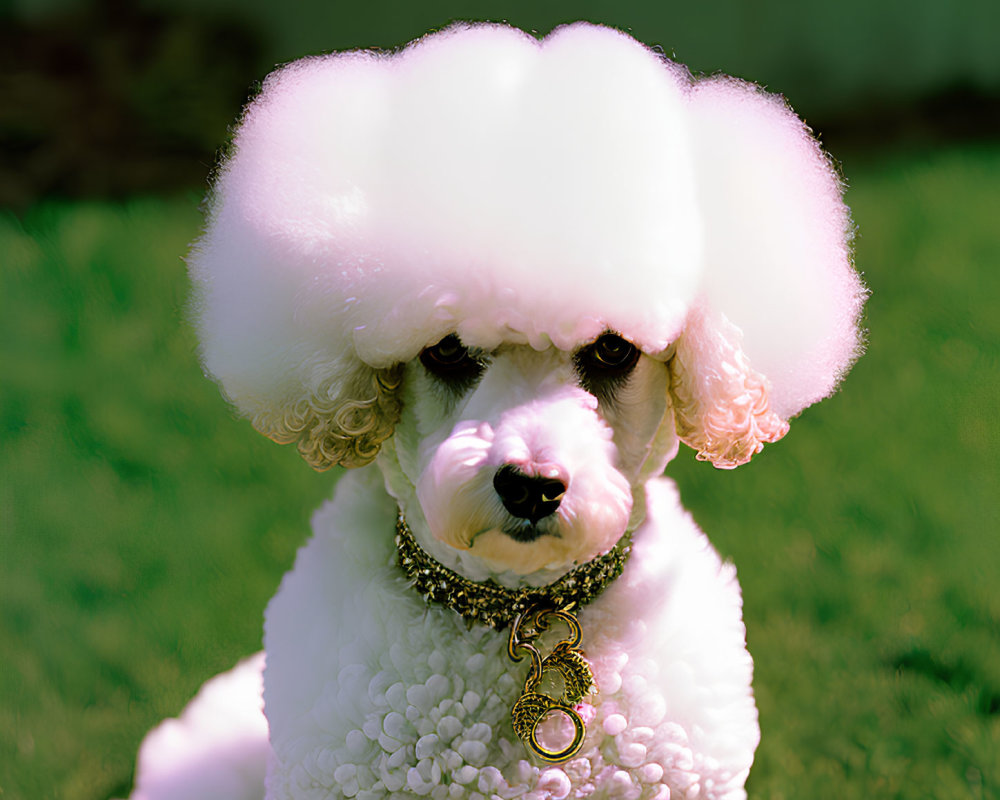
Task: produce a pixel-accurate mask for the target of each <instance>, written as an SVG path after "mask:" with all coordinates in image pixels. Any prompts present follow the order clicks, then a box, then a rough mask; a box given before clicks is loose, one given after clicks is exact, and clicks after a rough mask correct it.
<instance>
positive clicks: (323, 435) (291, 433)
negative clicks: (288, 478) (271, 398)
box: [251, 364, 403, 471]
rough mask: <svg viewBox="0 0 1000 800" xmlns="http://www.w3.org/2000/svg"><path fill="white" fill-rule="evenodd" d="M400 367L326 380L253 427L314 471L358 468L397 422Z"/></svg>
mask: <svg viewBox="0 0 1000 800" xmlns="http://www.w3.org/2000/svg"><path fill="white" fill-rule="evenodd" d="M402 377H403V367H402V365H401V364H398V365H396V366H394V367H390V368H388V369H373V368H371V367H368V366H366V365H363V366H360V367H359V368H358V369H357V370H356V371H355V374H354V375H353V376H352V378H351V379H349V380H342V379H331V380H329V381H327V382H326V383H325V384H324V385H322V386H321V387H320V388H319V389H318V390H317V391H316V392H313V393H312V394H309V395H307V396H306V397H303V398H302V399H300V400H299V401H298V402H297V403H295V404H293V405H292V406H291V407H289V408H285V409H282V411H281V413H280V414H279V415H271V414H266V413H260V414H257V415H256V416H254V418H253V419H252V420H251V421H252V423H253V426H254V428H256V429H257V430H258V431H260V432H261V433H263V434H264V435H265V436H267V437H268V438H270V439H273V440H274V441H276V442H278V443H279V444H291V443H293V442H294V443H295V444H296V445H297V446H298V450H299V453H300V454H301V455H302V457H303V458H304V459H305V460H306V461H307V462H308V463H309V465H310V466H311V467H312V468H313V469H315V470H318V471H322V470H326V469H329V468H330V467H332V466H335V465H337V464H339V465H341V466H344V467H363V466H364V465H365V464H368V463H370V462H371V461H373V460H374V459H375V456H376V455H378V451H379V448H380V447H381V446H382V442H384V441H385V440H386V439H388V438H389V437H390V436H392V432H393V429H394V428H395V425H396V422H397V421H398V419H399V408H400V402H399V394H398V392H397V389H398V388H399V386H400V383H401V382H402Z"/></svg>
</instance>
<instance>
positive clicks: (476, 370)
mask: <svg viewBox="0 0 1000 800" xmlns="http://www.w3.org/2000/svg"><path fill="white" fill-rule="evenodd" d="M840 188H841V187H840V184H839V181H838V179H837V176H836V174H835V172H834V171H833V170H832V169H831V167H830V164H829V163H828V161H827V159H826V158H825V157H824V155H823V154H822V153H821V151H820V149H819V147H818V145H817V144H816V142H815V141H814V140H813V138H812V136H811V135H810V132H809V130H808V129H807V128H806V127H805V126H804V125H803V124H802V122H801V121H800V120H799V119H798V118H797V117H796V116H795V115H794V114H793V113H792V112H791V111H790V110H789V109H788V107H787V106H786V105H785V104H784V103H783V102H782V100H781V99H780V98H775V97H772V96H768V95H766V94H764V93H763V92H761V91H760V90H759V89H757V88H756V87H754V86H752V85H748V84H745V83H742V82H739V81H736V80H732V79H729V78H712V79H705V80H693V79H692V78H691V77H690V76H689V75H688V73H687V72H686V71H684V69H683V68H681V67H679V66H677V65H675V64H672V63H670V62H669V61H666V60H665V59H663V58H662V57H660V56H658V55H657V54H655V53H653V52H651V51H650V50H648V49H646V48H645V47H643V46H641V45H640V44H638V43H636V42H635V41H633V40H632V39H630V38H629V37H628V36H626V35H624V34H622V33H619V32H617V31H614V30H610V29H607V28H601V27H595V26H590V25H585V24H579V25H574V26H569V27H565V28H561V29H559V30H557V31H556V32H555V33H553V34H551V35H550V36H548V37H546V38H545V39H544V40H543V41H538V40H536V39H534V38H532V37H531V36H528V35H526V34H524V33H522V32H520V31H517V30H513V29H510V28H507V27H502V26H494V25H475V26H457V27H453V28H450V29H448V30H446V31H444V32H442V33H437V34H434V35H431V36H428V37H426V38H424V39H422V40H420V41H418V42H416V43H415V44H413V45H411V46H409V47H408V48H406V49H405V50H403V51H401V52H399V53H395V54H386V53H371V52H365V53H350V54H344V55H332V56H327V57H321V58H311V59H306V60H303V61H299V62H296V63H293V64H291V65H290V66H287V67H285V68H283V69H281V70H280V71H278V72H276V73H275V74H274V75H272V76H271V77H270V78H269V79H268V80H267V81H266V83H265V85H264V88H263V91H262V92H261V95H260V96H259V97H258V98H257V99H256V100H255V101H254V102H253V103H252V104H251V105H250V107H249V109H248V110H247V112H246V114H245V116H244V118H243V120H242V123H241V125H240V127H239V130H238V132H237V134H236V138H235V143H234V147H233V150H232V153H231V155H230V157H229V158H228V160H227V161H226V163H225V164H224V166H223V167H222V169H221V172H220V173H219V175H218V180H217V183H216V187H215V195H214V202H213V203H212V206H211V214H210V219H209V222H208V227H207V230H206V232H205V234H204V236H203V237H202V239H201V240H200V242H199V243H198V244H197V245H196V247H195V249H194V253H193V255H192V257H191V261H190V264H191V271H192V275H193V278H194V282H195V285H196V291H197V311H198V320H199V326H200V333H201V337H202V342H203V357H204V361H205V364H206V367H207V369H208V371H209V372H210V373H211V374H212V375H213V376H214V377H215V378H216V379H217V380H218V381H219V383H220V384H221V386H222V388H223V390H224V392H225V394H226V395H227V397H228V398H229V399H230V400H231V401H232V402H233V403H234V404H235V405H236V406H237V407H238V408H239V410H240V411H241V412H242V413H243V414H245V415H246V416H248V417H249V418H250V419H251V420H252V422H253V425H254V427H256V428H257V429H258V430H259V431H261V432H262V433H264V434H266V435H267V436H269V437H271V438H272V439H274V440H276V441H278V442H286V443H292V442H294V443H295V444H296V445H297V446H298V449H299V451H300V452H301V453H302V455H303V456H304V457H305V459H306V460H307V461H308V462H309V463H310V464H311V465H312V466H314V467H315V468H316V469H326V468H328V467H331V466H333V465H336V464H341V465H344V466H347V467H357V468H358V469H356V470H355V471H353V472H351V473H350V474H348V475H346V476H345V477H343V478H342V479H341V480H340V482H339V483H338V485H337V490H336V494H335V497H334V499H333V501H332V502H330V503H328V504H327V505H326V506H324V507H323V508H322V509H321V510H320V511H319V512H318V513H317V515H316V517H315V519H314V523H313V528H314V535H313V537H312V539H311V541H310V542H309V543H308V544H307V545H306V546H305V547H304V548H303V549H302V551H301V552H300V553H299V556H298V559H297V561H296V564H295V568H294V569H293V571H292V572H291V573H290V574H289V575H287V576H286V578H285V580H284V581H283V583H282V585H281V589H280V590H279V592H278V594H277V596H276V597H275V598H274V600H273V601H272V602H271V604H270V607H269V608H268V611H267V619H266V626H265V652H266V667H265V668H264V669H263V687H264V688H263V698H264V710H265V713H266V722H265V720H264V716H263V715H261V714H260V710H259V709H260V670H261V665H262V659H261V658H260V657H258V658H257V659H255V660H252V661H249V662H246V663H245V664H243V665H242V666H240V667H238V668H237V669H236V670H235V671H234V672H232V673H230V674H227V675H225V676H221V677H220V678H217V679H215V680H214V681H212V682H210V683H209V684H207V685H206V687H205V688H204V689H203V691H202V693H201V694H200V695H199V697H198V698H196V700H195V701H194V702H193V703H192V705H191V706H190V707H189V708H188V710H187V711H186V712H185V713H184V715H183V716H182V717H181V718H180V720H173V721H169V722H167V723H165V724H164V725H163V726H161V727H160V728H159V729H157V730H156V731H154V732H153V733H152V734H150V736H149V737H148V739H147V741H146V743H145V744H144V746H143V749H142V751H141V755H140V765H139V772H138V780H137V787H136V792H135V794H134V795H133V797H135V798H143V799H144V800H154V799H156V800H161V799H162V798H167V797H170V798H185V799H186V800H191V798H236V797H240V798H243V797H245V798H250V797H256V798H260V797H263V796H265V794H266V797H267V798H269V799H270V800H284V799H285V798H295V799H296V800H304V799H305V798H340V797H356V798H381V797H417V796H425V795H426V796H430V797H432V798H437V799H438V800H442V799H443V798H510V797H524V798H537V799H538V800H541V799H542V798H553V799H555V800H557V799H558V798H566V797H573V798H580V797H595V798H596V797H601V798H603V797H622V798H640V797H642V798H668V797H670V798H680V797H684V798H696V797H697V798H729V799H731V798H739V797H744V796H745V792H744V782H745V780H746V777H747V774H748V772H749V770H750V765H751V762H752V760H753V754H754V749H755V747H756V745H757V742H758V738H759V731H758V726H757V711H756V707H755V705H754V701H753V695H752V691H751V687H750V683H751V672H752V662H751V659H750V656H749V654H748V653H747V651H746V647H745V637H744V627H743V622H742V616H741V599H740V590H739V586H738V584H737V581H736V575H735V569H734V568H733V567H732V566H731V565H729V564H724V563H722V562H721V561H720V559H719V557H718V555H717V554H716V553H715V551H714V550H713V549H712V547H711V545H710V544H709V543H708V541H707V540H706V538H705V537H704V535H703V534H702V533H701V532H700V531H699V530H698V528H697V527H696V526H695V524H694V523H693V522H692V520H691V519H690V517H689V516H688V515H687V514H686V513H685V512H684V511H683V510H682V508H681V506H680V504H679V502H678V498H677V493H676V491H675V489H674V486H673V484H672V483H671V482H670V481H668V480H666V479H664V478H662V477H660V475H661V473H662V472H663V469H664V466H665V465H666V463H667V462H668V461H669V460H670V459H671V458H672V457H673V456H674V454H675V453H676V452H677V448H678V442H679V441H680V442H684V443H685V444H687V445H690V446H691V447H693V448H695V449H696V450H697V451H698V458H700V459H703V460H707V461H711V462H712V463H713V464H714V465H715V466H717V467H723V468H731V467H735V466H737V465H739V464H743V463H744V462H746V461H748V460H749V459H750V458H751V456H753V455H754V454H755V453H757V452H758V451H760V449H761V447H762V446H763V443H764V442H773V441H776V440H777V439H779V438H781V436H783V435H784V433H785V432H786V430H787V429H788V422H787V420H789V419H790V418H791V417H793V416H794V415H795V414H797V413H798V412H799V411H801V410H802V409H803V408H804V407H806V406H807V405H809V404H810V403H813V402H814V401H816V400H819V399H820V398H822V397H825V396H826V395H828V394H829V393H830V392H831V391H832V390H833V389H834V386H835V384H836V383H837V381H838V379H839V378H840V377H841V376H842V375H843V373H844V372H845V371H846V370H847V368H848V367H849V366H850V364H851V363H852V361H853V359H854V358H855V357H856V356H857V354H858V352H859V339H858V332H857V327H856V323H857V319H858V315H859V313H860V309H861V306H862V303H863V300H864V289H863V288H862V285H861V283H860V281H859V280H858V278H857V276H856V274H855V272H854V271H853V269H852V267H851V264H850V255H849V250H848V240H849V238H850V231H851V226H850V220H849V217H848V212H847V209H846V208H845V207H844V205H843V203H842V201H841V195H840ZM581 639H582V641H581ZM268 734H269V737H270V738H269V744H268ZM265 770H266V778H265Z"/></svg>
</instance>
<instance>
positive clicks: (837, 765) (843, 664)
mask: <svg viewBox="0 0 1000 800" xmlns="http://www.w3.org/2000/svg"><path fill="white" fill-rule="evenodd" d="M845 168H846V170H847V172H848V173H849V175H850V177H851V179H852V188H851V190H850V192H849V200H850V202H851V205H852V207H853V208H854V211H855V217H856V220H857V222H858V224H859V228H860V235H859V238H858V241H857V257H858V263H859V265H860V267H861V268H862V269H863V270H864V272H865V278H866V280H867V282H868V283H869V285H870V286H871V288H872V290H873V295H872V299H871V302H870V304H869V316H868V327H869V328H870V330H871V335H870V346H869V350H868V353H867V355H865V357H864V358H863V359H862V360H861V361H860V362H859V363H858V365H857V366H856V367H855V369H854V371H853V373H852V374H851V376H850V377H849V378H848V380H847V382H846V383H845V386H844V389H843V390H842V391H841V392H840V393H839V394H838V395H837V396H835V397H834V398H833V399H831V400H828V401H826V402H825V403H823V404H821V405H819V406H817V407H816V408H814V409H811V410H809V411H807V412H806V413H805V414H804V415H803V417H802V418H801V419H799V420H797V421H795V422H793V424H792V432H791V434H790V435H789V437H788V439H787V440H785V441H784V442H782V443H780V444H777V445H772V446H770V448H769V449H768V450H766V451H765V452H764V453H763V454H762V455H761V456H760V457H758V459H756V462H755V463H754V464H752V465H750V466H747V467H744V468H741V469H739V470H736V471H735V472H731V473H729V472H716V471H714V470H712V469H711V468H710V467H708V466H706V465H704V464H696V463H694V462H693V460H692V459H690V458H689V457H685V458H682V459H680V460H679V462H678V463H676V464H675V465H673V466H672V467H671V472H672V473H674V474H675V475H676V476H677V477H678V480H679V481H680V483H681V484H682V489H683V491H684V495H685V499H686V501H687V503H688V505H689V506H690V507H691V508H692V509H693V510H694V512H695V514H696V517H697V518H698V519H699V521H700V522H701V523H702V524H703V526H704V527H705V528H706V530H707V531H708V532H709V534H710V536H711V538H712V539H713V540H714V541H715V542H716V544H717V545H718V546H719V548H720V549H721V550H722V551H723V552H724V553H725V554H726V555H727V556H729V557H731V558H732V559H733V560H734V561H735V562H736V563H737V565H738V567H739V570H740V576H741V580H742V582H743V586H744V591H745V597H746V618H747V625H748V629H749V638H750V646H751V650H752V652H753V654H754V657H755V659H756V663H757V678H756V690H757V695H758V700H759V704H760V709H761V724H762V728H763V742H762V744H761V747H760V750H759V751H758V760H757V764H756V766H755V767H754V770H753V773H752V774H751V778H750V783H749V790H750V796H751V798H767V799H768V800H785V799H787V800H793V798H794V799H795V800H798V799H800V798H808V799H809V800H814V799H817V798H819V799H822V798H837V800H851V799H852V798H859V799H860V798H866V799H867V798H879V799H880V800H881V799H882V798H906V800H913V799H914V798H935V800H950V799H951V798H955V799H956V800H957V799H959V798H961V799H962V800H968V798H972V799H973V800H985V798H991V797H997V796H1000V774H998V768H997V766H996V763H997V761H998V760H1000V759H998V758H997V753H1000V593H998V592H997V590H996V587H997V586H998V585H1000V536H998V530H997V528H998V526H997V518H998V516H1000V515H998V500H997V495H998V491H997V487H1000V480H998V478H1000V476H998V470H997V466H996V464H997V456H996V454H997V452H998V449H1000V433H998V431H1000V425H998V419H1000V408H998V404H1000V403H998V396H1000V391H998V390H1000V387H998V380H997V375H998V369H997V367H998V364H997V357H998V351H1000V330H998V328H1000V323H998V317H1000V315H998V313H997V311H998V308H997V306H998V298H1000V270H998V268H997V265H998V264H1000V236H998V235H997V233H996V221H997V220H998V219H1000V194H998V192H997V191H996V187H997V186H998V185H1000V149H998V148H993V149H987V148H980V149H965V150H952V151H945V152H938V153H923V154H912V155H908V156H898V157H896V158H894V159H892V160H889V161H886V160H884V159H883V160H874V159H872V158H870V157H859V158H857V159H856V160H855V162H854V163H852V162H851V161H850V160H848V161H847V163H846V165H845ZM198 226H199V215H198V212H197V208H196V203H195V201H194V200H192V199H189V198H188V199H175V200H144V201H136V202H134V203H130V204H126V205H115V206H112V205H101V204H76V205H59V204H50V205H46V206H43V207H39V208H37V209H35V210H34V211H32V212H30V213H29V214H28V215H26V216H25V217H24V218H23V219H21V220H17V219H14V218H12V217H6V218H3V219H0V436H2V439H0V653H2V656H0V663H2V669H0V797H2V798H3V800H20V799H21V798H24V800H45V799H46V798H65V800H106V798H109V797H113V796H116V795H117V796H121V795H124V794H126V793H127V791H128V788H129V785H130V780H131V770H132V764H133V760H134V755H135V749H136V747H137V745H138V743H139V740H140V738H141V736H142V735H143V733H144V732H145V731H146V730H147V729H148V728H149V727H150V726H151V725H153V724H154V723H155V722H157V721H158V720H159V719H161V718H162V717H164V716H167V715H172V714H175V713H177V712H178V711H179V709H180V708H181V707H182V705H183V703H184V702H185V701H186V700H187V699H188V698H189V697H190V696H191V695H192V694H193V693H194V691H195V690H196V689H197V687H198V686H199V685H200V683H201V682H202V681H203V680H204V679H206V678H207V677H209V676H210V675H212V674H213V673H215V672H217V671H219V670H221V669H225V668H227V667H228V666H230V665H231V664H232V663H233V662H234V661H235V660H236V659H237V658H239V657H240V656H242V655H245V654H248V653H250V652H252V651H253V650H254V649H256V648H257V647H258V646H259V642H260V625H261V614H262V611H263V608H264V606H265V604H266V602H267V599H268V598H269V597H270V596H271V594H273V592H274V591H275V589H276V587H277V583H278V581H279V579H280V577H281V575H282V574H283V573H284V572H285V571H286V570H287V569H288V567H289V566H290V564H291V560H292V558H293V555H294V551H295V549H296V548H297V546H298V545H299V544H300V543H301V542H302V541H303V539H304V537H305V535H306V532H307V526H308V517H309V515H310V513H311V511H312V509H313V508H315V507H316V505H317V504H318V503H319V502H320V500H321V498H322V497H323V496H325V495H326V494H327V493H328V492H329V488H330V486H331V484H332V482H333V479H334V477H335V476H333V475H329V474H328V475H316V474H314V473H312V472H311V471H310V470H309V469H308V468H307V467H306V466H305V465H304V464H303V463H302V462H300V461H299V459H298V457H297V456H296V455H295V453H294V452H292V451H291V450H290V449H289V448H280V447H277V446H275V445H273V444H271V443H269V442H267V441H266V440H264V439H263V438H262V437H259V436H257V435H256V434H254V433H253V432H252V431H251V430H250V428H249V425H247V423H245V422H243V421H240V420H236V419H234V417H233V416H232V414H231V413H230V412H229V411H228V410H227V408H226V407H225V405H224V403H223V402H222V401H221V400H220V398H219V395H218V392H217V390H216V388H215V387H214V386H213V385H212V384H211V383H210V382H209V381H207V380H206V379H205V378H204V377H203V376H202V374H201V371H200V368H199V366H198V362H197V356H196V349H195V341H194V337H193V334H192V332H191V330H190V329H189V328H188V327H187V326H186V324H185V322H184V312H183V304H184V298H185V293H186V279H185V276H184V269H183V264H182V262H181V255H182V254H183V253H184V251H185V248H186V244H187V242H189V241H190V240H191V239H192V238H194V236H195V235H196V234H197V231H198Z"/></svg>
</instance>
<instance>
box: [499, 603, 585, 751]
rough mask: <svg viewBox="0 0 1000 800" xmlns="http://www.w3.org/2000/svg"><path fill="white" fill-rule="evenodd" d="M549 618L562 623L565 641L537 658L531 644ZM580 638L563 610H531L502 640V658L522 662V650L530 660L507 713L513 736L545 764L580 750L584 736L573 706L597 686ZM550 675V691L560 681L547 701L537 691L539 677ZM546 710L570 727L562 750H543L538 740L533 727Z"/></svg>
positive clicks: (575, 623) (577, 625) (577, 627)
mask: <svg viewBox="0 0 1000 800" xmlns="http://www.w3.org/2000/svg"><path fill="white" fill-rule="evenodd" d="M552 619H556V620H559V621H561V622H563V623H564V624H565V625H566V627H567V628H568V629H569V637H568V638H565V639H561V640H560V641H559V642H558V643H557V644H556V645H555V647H553V648H552V652H551V653H549V654H548V655H547V656H545V658H542V654H541V653H540V652H539V651H538V648H537V647H535V645H534V641H535V640H536V639H537V638H538V637H539V636H541V635H542V634H543V633H544V632H545V631H547V630H548V629H549V626H550V620H552ZM582 638H583V635H582V631H581V630H580V623H579V622H578V621H577V619H576V617H575V616H573V615H572V614H571V613H570V611H569V609H568V608H562V609H553V608H549V607H545V606H533V607H532V608H530V609H528V610H527V611H525V612H524V613H523V614H520V615H519V616H518V617H517V619H516V620H515V621H514V624H513V625H512V626H511V630H510V639H508V641H507V655H508V656H510V658H511V659H512V660H514V661H520V660H521V659H522V658H524V655H523V652H522V651H526V652H527V653H528V654H529V655H530V656H531V668H530V669H529V670H528V676H527V678H526V679H525V681H524V689H523V690H522V691H521V696H520V697H518V699H517V702H516V703H514V707H513V708H512V709H511V718H512V722H513V725H514V732H515V733H516V734H517V735H518V737H519V738H520V739H521V741H523V742H524V744H525V746H526V747H527V748H528V749H529V750H530V751H531V752H532V753H534V754H535V755H536V756H538V758H540V759H541V760H542V761H545V762H547V763H550V764H559V763H561V762H563V761H566V760H568V759H570V758H572V757H573V756H575V755H576V754H577V753H578V752H579V751H580V748H581V747H582V746H583V738H584V736H585V734H586V732H587V729H586V726H585V725H584V722H583V718H582V717H581V716H580V714H579V713H578V712H577V710H576V709H575V708H574V706H575V705H576V704H577V703H579V702H580V701H581V700H583V698H584V697H586V696H587V695H588V694H590V693H591V692H593V691H596V690H597V686H596V685H595V683H594V672H593V670H592V669H591V668H590V664H589V663H588V662H587V659H586V658H585V657H584V655H583V652H582V651H581V650H580V649H579V645H580V642H581V641H582ZM553 673H554V677H555V678H556V680H554V681H553V682H552V684H553V686H554V688H556V689H558V688H559V684H560V682H561V691H560V694H559V697H552V696H551V695H548V694H545V692H544V691H542V690H541V683H542V679H543V678H544V677H545V676H546V675H547V674H553ZM550 711H556V712H559V713H562V714H565V715H566V716H567V717H569V719H570V721H571V722H572V723H573V738H572V740H571V741H570V743H569V744H568V745H567V746H566V747H564V748H563V749H562V750H548V749H546V748H545V747H544V745H542V744H541V742H539V741H538V726H539V725H540V724H541V722H542V719H543V718H544V717H545V715H546V714H548V712H550Z"/></svg>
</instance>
